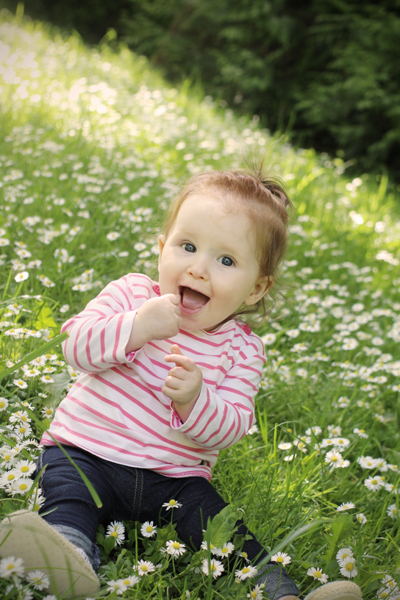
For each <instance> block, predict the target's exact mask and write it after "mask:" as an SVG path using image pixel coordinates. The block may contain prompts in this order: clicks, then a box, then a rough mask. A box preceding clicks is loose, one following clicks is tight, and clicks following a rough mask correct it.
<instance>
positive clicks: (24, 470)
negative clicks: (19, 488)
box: [21, 465, 29, 473]
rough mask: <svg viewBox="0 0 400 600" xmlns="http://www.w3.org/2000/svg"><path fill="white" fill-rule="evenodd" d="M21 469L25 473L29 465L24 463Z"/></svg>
mask: <svg viewBox="0 0 400 600" xmlns="http://www.w3.org/2000/svg"><path fill="white" fill-rule="evenodd" d="M21 471H22V472H23V473H26V472H27V471H29V467H27V466H26V465H24V466H23V467H21Z"/></svg>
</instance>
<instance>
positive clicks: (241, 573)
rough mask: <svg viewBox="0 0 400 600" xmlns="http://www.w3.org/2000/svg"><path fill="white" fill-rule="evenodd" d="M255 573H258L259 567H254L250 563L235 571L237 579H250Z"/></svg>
mask: <svg viewBox="0 0 400 600" xmlns="http://www.w3.org/2000/svg"><path fill="white" fill-rule="evenodd" d="M255 575H257V567H252V566H250V565H248V566H247V567H243V569H236V571H235V577H236V579H240V580H241V581H243V580H244V579H248V578H249V577H254V576H255Z"/></svg>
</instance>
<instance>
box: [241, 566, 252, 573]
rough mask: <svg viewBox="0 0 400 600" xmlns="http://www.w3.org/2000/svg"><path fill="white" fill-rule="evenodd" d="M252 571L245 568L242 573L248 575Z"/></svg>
mask: <svg viewBox="0 0 400 600" xmlns="http://www.w3.org/2000/svg"><path fill="white" fill-rule="evenodd" d="M249 571H250V569H249V568H248V567H244V569H242V573H243V574H244V575H245V574H246V573H248V572H249Z"/></svg>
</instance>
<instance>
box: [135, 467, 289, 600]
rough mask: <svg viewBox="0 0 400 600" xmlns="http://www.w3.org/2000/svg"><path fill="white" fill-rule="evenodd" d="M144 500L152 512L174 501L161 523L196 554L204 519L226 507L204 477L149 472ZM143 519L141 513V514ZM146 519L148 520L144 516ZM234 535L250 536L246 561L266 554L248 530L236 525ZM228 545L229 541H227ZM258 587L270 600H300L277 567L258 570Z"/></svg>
mask: <svg viewBox="0 0 400 600" xmlns="http://www.w3.org/2000/svg"><path fill="white" fill-rule="evenodd" d="M143 484H144V489H143V500H144V505H145V506H146V507H147V509H150V510H154V508H153V506H154V505H153V504H152V503H153V502H154V500H156V504H158V505H159V504H160V501H159V500H158V498H162V499H163V503H164V502H168V501H169V500H170V499H172V498H173V499H174V500H176V501H177V502H179V503H180V504H182V506H181V507H179V508H175V509H173V514H172V515H171V514H170V512H169V511H167V509H166V508H163V509H162V510H161V513H160V516H161V518H162V519H163V520H166V521H169V520H170V519H171V518H172V521H173V522H174V523H176V530H177V533H178V536H179V538H180V539H181V540H182V541H183V542H184V543H185V544H187V546H188V547H191V548H193V549H195V550H198V549H199V548H200V546H201V542H202V541H203V530H204V529H205V528H206V526H207V519H208V518H211V519H212V518H213V517H215V515H217V514H218V513H219V512H220V511H221V510H222V509H223V508H224V507H225V506H227V503H226V502H225V501H224V500H223V498H221V496H220V495H219V494H218V492H217V491H216V490H215V488H214V487H213V486H212V485H211V483H209V481H207V480H206V479H205V478H203V477H183V478H179V479H175V478H171V477H163V476H162V475H158V474H157V473H154V472H152V471H147V472H146V471H145V472H144V482H143ZM143 516H144V513H143ZM147 518H150V517H149V516H147ZM236 525H237V526H238V527H239V529H238V530H237V533H238V534H239V535H242V536H243V537H244V536H245V535H248V536H250V539H248V540H246V541H245V542H244V544H243V547H242V551H243V552H246V554H247V556H248V559H249V560H250V561H251V562H252V563H253V564H257V563H258V562H259V561H261V560H262V559H263V558H265V556H267V552H266V550H264V548H263V547H262V546H261V544H260V543H259V542H258V541H257V539H256V537H255V536H254V534H253V533H252V532H251V531H250V530H249V529H247V527H246V526H245V525H244V524H243V522H242V521H238V522H237V523H236ZM226 541H229V540H226ZM260 575H261V579H260V583H263V584H264V585H265V591H266V592H267V594H268V597H269V598H271V600H272V599H273V600H279V598H282V597H283V596H289V595H294V596H300V592H299V590H298V588H297V586H296V585H295V584H294V583H293V581H292V580H291V579H290V578H289V576H288V574H287V572H286V571H285V569H283V568H282V567H280V566H279V565H277V564H276V563H271V562H270V563H268V564H267V565H265V566H264V567H262V568H261V569H260V572H259V576H260Z"/></svg>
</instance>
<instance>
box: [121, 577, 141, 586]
mask: <svg viewBox="0 0 400 600" xmlns="http://www.w3.org/2000/svg"><path fill="white" fill-rule="evenodd" d="M139 581H140V579H139V577H136V575H130V577H125V578H124V579H123V580H122V583H123V584H124V585H126V587H127V588H128V587H132V586H133V585H136V584H137V583H139Z"/></svg>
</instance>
